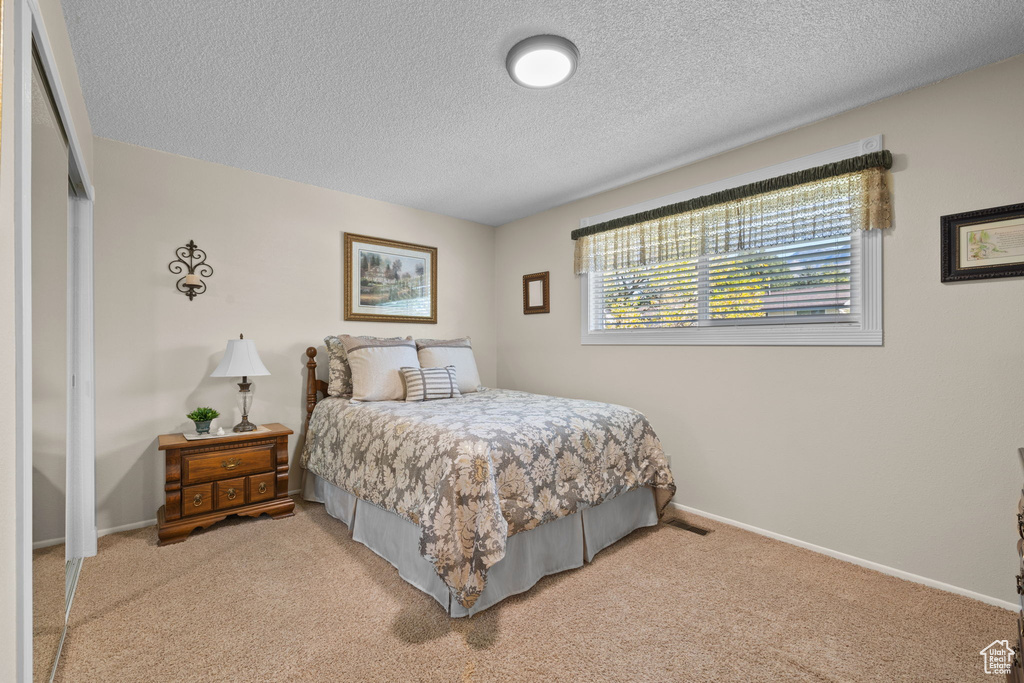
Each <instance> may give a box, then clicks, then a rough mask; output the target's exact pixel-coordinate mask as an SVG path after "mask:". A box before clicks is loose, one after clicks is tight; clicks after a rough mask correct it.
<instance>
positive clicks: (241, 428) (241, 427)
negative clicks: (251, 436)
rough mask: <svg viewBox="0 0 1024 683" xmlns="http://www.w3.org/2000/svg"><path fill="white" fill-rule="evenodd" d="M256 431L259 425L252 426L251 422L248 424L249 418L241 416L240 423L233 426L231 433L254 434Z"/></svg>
mask: <svg viewBox="0 0 1024 683" xmlns="http://www.w3.org/2000/svg"><path fill="white" fill-rule="evenodd" d="M257 429H259V425H254V424H253V423H252V422H249V417H248V416H246V415H243V416H242V421H241V422H239V423H238V424H236V425H235V426H234V429H233V431H236V432H255V431H256V430H257Z"/></svg>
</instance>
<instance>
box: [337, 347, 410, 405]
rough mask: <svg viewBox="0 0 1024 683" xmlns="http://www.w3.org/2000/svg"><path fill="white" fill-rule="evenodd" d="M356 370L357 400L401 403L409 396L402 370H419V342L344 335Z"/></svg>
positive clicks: (351, 365) (354, 398)
mask: <svg viewBox="0 0 1024 683" xmlns="http://www.w3.org/2000/svg"><path fill="white" fill-rule="evenodd" d="M341 343H342V345H344V347H345V355H346V356H347V357H348V365H349V368H350V369H351V371H352V400H353V401H401V400H402V399H403V398H404V397H405V387H404V386H403V385H402V374H401V368H403V367H419V364H420V363H419V359H418V358H417V357H416V343H415V342H413V340H412V337H406V338H405V339H380V338H379V337H352V336H350V335H347V334H343V335H341Z"/></svg>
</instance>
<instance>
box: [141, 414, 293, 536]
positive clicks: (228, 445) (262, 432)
mask: <svg viewBox="0 0 1024 683" xmlns="http://www.w3.org/2000/svg"><path fill="white" fill-rule="evenodd" d="M291 434H292V430H290V429H288V428H287V427H285V426H284V425H282V424H278V423H276V422H274V423H271V424H267V425H263V426H262V427H260V428H259V429H257V430H255V431H251V432H238V433H235V434H224V435H220V436H215V437H212V438H209V439H186V438H185V435H184V434H161V435H160V439H159V449H160V450H161V451H163V452H164V468H165V470H164V505H163V506H162V507H161V508H160V509H159V510H157V513H156V524H157V538H159V539H160V545H167V544H168V543H178V542H180V541H183V540H185V538H186V537H187V536H188V535H189V534H190V533H192V531H193V530H195V529H199V528H204V529H205V528H208V527H210V526H211V525H213V524H216V523H217V522H220V521H221V520H223V519H226V518H228V517H231V516H236V515H237V516H248V517H259V516H261V515H270V516H271V517H273V518H274V519H280V518H282V517H291V516H292V515H293V514H294V510H295V501H293V500H292V499H291V497H290V496H289V495H288V436H289V435H291Z"/></svg>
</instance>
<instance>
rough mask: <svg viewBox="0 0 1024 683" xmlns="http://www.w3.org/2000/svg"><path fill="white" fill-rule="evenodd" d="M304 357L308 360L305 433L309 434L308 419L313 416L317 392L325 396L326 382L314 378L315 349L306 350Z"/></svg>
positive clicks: (312, 347)
mask: <svg viewBox="0 0 1024 683" xmlns="http://www.w3.org/2000/svg"><path fill="white" fill-rule="evenodd" d="M306 355H307V356H308V357H309V360H308V361H306V429H305V432H309V418H310V417H312V415H313V409H314V408H316V402H317V401H318V400H319V399H318V398H317V392H320V393H321V394H323V395H324V396H327V382H325V381H323V380H322V379H317V378H316V360H314V359H315V358H316V347H314V346H310V347H309V348H308V349H306Z"/></svg>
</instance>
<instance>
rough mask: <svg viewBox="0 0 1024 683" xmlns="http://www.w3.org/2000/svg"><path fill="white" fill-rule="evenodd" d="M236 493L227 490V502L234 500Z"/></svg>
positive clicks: (232, 490)
mask: <svg viewBox="0 0 1024 683" xmlns="http://www.w3.org/2000/svg"><path fill="white" fill-rule="evenodd" d="M236 495H238V493H237V492H236V491H235V490H234V489H228V500H234V499H235V496H236Z"/></svg>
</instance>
